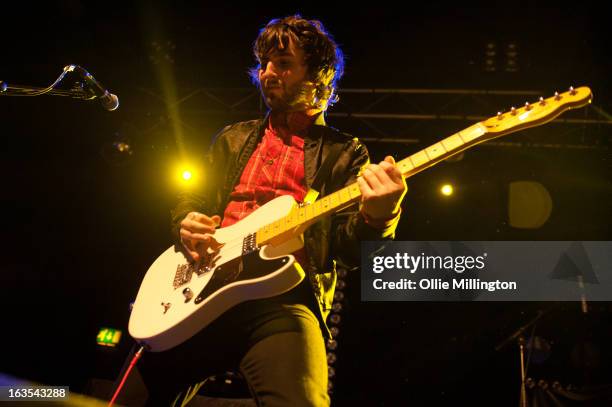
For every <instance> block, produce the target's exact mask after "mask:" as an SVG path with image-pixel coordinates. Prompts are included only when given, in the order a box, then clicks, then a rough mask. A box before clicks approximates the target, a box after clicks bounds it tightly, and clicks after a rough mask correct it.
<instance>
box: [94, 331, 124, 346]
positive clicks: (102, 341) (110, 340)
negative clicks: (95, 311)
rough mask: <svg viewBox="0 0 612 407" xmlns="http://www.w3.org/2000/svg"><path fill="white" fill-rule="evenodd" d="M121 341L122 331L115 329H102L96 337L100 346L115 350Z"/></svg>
mask: <svg viewBox="0 0 612 407" xmlns="http://www.w3.org/2000/svg"><path fill="white" fill-rule="evenodd" d="M120 340H121V330H119V329H113V328H101V329H100V331H99V332H98V336H97V337H96V342H97V343H98V345H100V346H110V347H112V348H114V347H115V346H117V345H118V344H119V341H120Z"/></svg>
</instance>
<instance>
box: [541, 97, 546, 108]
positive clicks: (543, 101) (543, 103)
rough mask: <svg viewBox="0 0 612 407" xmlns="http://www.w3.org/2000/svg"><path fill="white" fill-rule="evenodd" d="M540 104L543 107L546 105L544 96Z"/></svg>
mask: <svg viewBox="0 0 612 407" xmlns="http://www.w3.org/2000/svg"><path fill="white" fill-rule="evenodd" d="M540 104H541V105H542V106H544V105H546V101H545V100H544V98H543V97H542V96H540Z"/></svg>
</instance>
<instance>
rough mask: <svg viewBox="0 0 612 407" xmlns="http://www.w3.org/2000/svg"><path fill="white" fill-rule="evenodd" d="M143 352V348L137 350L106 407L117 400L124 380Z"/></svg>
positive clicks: (109, 406)
mask: <svg viewBox="0 0 612 407" xmlns="http://www.w3.org/2000/svg"><path fill="white" fill-rule="evenodd" d="M143 350H144V348H143V347H142V346H141V347H140V349H138V352H136V354H135V355H134V357H133V358H132V361H131V362H130V366H128V368H127V370H126V371H125V374H124V375H123V379H121V383H119V386H117V390H115V394H114V395H113V398H112V399H111V401H110V402H109V403H108V407H111V406H112V405H113V403H114V402H115V399H116V398H117V396H118V395H119V392H120V391H121V389H122V388H123V385H124V384H125V380H126V379H127V377H128V375H129V374H130V372H131V371H132V368H133V367H134V365H136V362H138V359H140V356H141V355H142V351H143Z"/></svg>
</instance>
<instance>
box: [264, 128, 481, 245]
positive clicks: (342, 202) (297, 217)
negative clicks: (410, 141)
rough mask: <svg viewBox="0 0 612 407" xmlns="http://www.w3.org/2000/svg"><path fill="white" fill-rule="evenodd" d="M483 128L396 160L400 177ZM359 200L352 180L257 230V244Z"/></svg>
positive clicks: (462, 145)
mask: <svg viewBox="0 0 612 407" xmlns="http://www.w3.org/2000/svg"><path fill="white" fill-rule="evenodd" d="M484 133H486V129H485V128H484V126H483V125H482V124H481V123H477V124H475V125H473V126H470V127H468V128H467V129H465V130H462V131H460V132H458V133H455V134H453V135H452V136H449V137H447V138H445V139H444V140H442V141H439V142H437V143H435V144H433V145H431V146H429V147H427V148H425V149H423V150H421V151H419V152H417V153H415V154H412V155H411V156H409V157H407V158H405V159H403V160H401V161H399V162H398V163H396V166H397V168H398V169H399V170H400V171H401V173H402V175H403V176H404V178H408V177H411V176H412V175H414V174H417V173H419V172H421V171H423V170H424V169H426V168H428V167H431V166H432V165H435V164H437V163H438V162H440V161H443V160H445V159H447V158H449V157H451V156H453V155H455V154H457V153H460V152H461V151H463V150H465V149H467V148H469V147H471V146H473V145H475V144H478V143H481V142H483V141H485V140H484V139H482V137H481V136H482V135H483V134H484ZM360 199H361V191H360V190H359V185H358V184H357V183H356V182H355V183H353V184H351V185H349V186H347V187H344V188H342V189H340V190H338V191H336V192H334V193H331V194H329V195H327V196H325V197H323V198H321V199H318V200H316V201H315V202H313V203H312V204H309V205H305V206H300V207H296V208H294V209H293V210H292V211H291V212H290V213H289V215H287V216H285V217H283V218H281V219H279V220H277V221H275V222H273V223H270V224H268V225H266V226H264V227H263V228H261V229H260V230H259V231H258V232H257V244H258V245H259V244H262V245H263V244H267V243H270V242H272V241H274V240H275V239H277V238H278V237H279V236H283V238H285V235H287V234H292V235H293V234H295V233H298V231H300V230H303V229H304V228H305V227H308V226H309V225H311V224H313V223H315V222H316V221H317V220H319V219H320V218H322V217H325V216H328V215H331V214H333V213H336V212H338V211H340V210H342V209H345V208H347V207H349V206H351V205H353V204H355V203H357V202H359V200H360Z"/></svg>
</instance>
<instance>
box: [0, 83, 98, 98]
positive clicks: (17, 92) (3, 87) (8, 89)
mask: <svg viewBox="0 0 612 407" xmlns="http://www.w3.org/2000/svg"><path fill="white" fill-rule="evenodd" d="M39 95H55V96H69V97H72V98H75V99H81V100H89V99H94V98H95V95H92V94H90V93H89V92H86V91H85V90H84V89H83V88H82V87H79V86H78V85H77V86H75V87H74V88H72V89H51V90H47V88H39V87H34V86H22V85H8V84H7V83H6V82H3V81H0V96H39Z"/></svg>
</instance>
